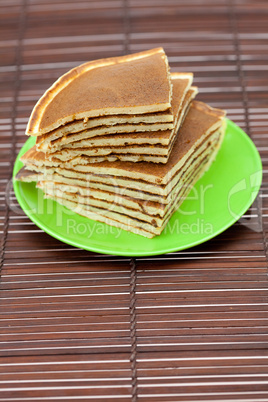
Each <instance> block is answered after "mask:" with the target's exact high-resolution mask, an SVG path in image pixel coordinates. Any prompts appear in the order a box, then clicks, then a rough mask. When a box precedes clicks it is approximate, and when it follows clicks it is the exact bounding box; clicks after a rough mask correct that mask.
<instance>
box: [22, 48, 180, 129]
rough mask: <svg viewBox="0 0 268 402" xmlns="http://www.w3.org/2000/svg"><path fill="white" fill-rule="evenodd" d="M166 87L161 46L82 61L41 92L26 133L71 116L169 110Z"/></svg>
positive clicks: (168, 86)
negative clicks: (124, 54) (82, 62)
mask: <svg viewBox="0 0 268 402" xmlns="http://www.w3.org/2000/svg"><path fill="white" fill-rule="evenodd" d="M171 88H172V87H171V83H170V75H169V66H168V61H167V57H166V55H165V52H164V50H163V49H162V48H156V49H151V50H148V51H144V52H140V53H136V54H132V55H126V56H121V57H113V58H108V59H101V60H94V61H91V62H87V63H85V64H82V65H81V66H79V67H76V68H74V69H72V70H70V71H69V72H67V73H66V74H64V75H63V76H62V77H60V78H59V79H58V80H57V81H56V82H55V83H54V84H53V85H52V86H51V87H50V88H49V89H48V90H47V91H46V92H45V94H44V95H43V96H42V97H41V99H40V100H39V101H38V102H37V104H36V106H35V107H34V109H33V112H32V114H31V117H30V120H29V123H28V126H27V130H26V134H27V135H32V136H40V135H43V134H46V133H49V132H51V131H52V130H55V129H57V128H58V127H60V126H63V125H65V124H68V123H70V122H74V121H75V120H84V121H85V122H86V121H87V119H91V118H95V117H100V116H107V115H109V116H111V115H122V114H124V115H125V114H127V115H128V114H131V115H135V114H142V115H143V114H148V113H158V112H166V113H167V114H168V115H170V108H171V96H172V89H171ZM156 89H157V90H156ZM169 118H170V117H169ZM80 123H81V122H80Z"/></svg>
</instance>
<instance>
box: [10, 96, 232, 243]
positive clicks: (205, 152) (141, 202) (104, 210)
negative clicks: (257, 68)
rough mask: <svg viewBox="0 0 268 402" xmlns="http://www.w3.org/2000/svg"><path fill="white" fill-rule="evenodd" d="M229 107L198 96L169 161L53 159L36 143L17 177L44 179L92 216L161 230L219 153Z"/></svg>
mask: <svg viewBox="0 0 268 402" xmlns="http://www.w3.org/2000/svg"><path fill="white" fill-rule="evenodd" d="M224 116H225V112H224V111H222V110H219V109H214V108H211V107H209V106H208V105H206V104H204V103H202V102H198V101H193V102H192V104H191V106H190V108H189V112H188V113H187V115H186V117H185V119H184V122H183V125H182V127H181V129H180V131H179V135H177V137H176V139H175V141H174V147H173V149H172V151H171V154H170V158H169V160H168V162H167V164H165V165H164V164H162V165H156V164H153V163H146V162H139V163H131V162H122V161H115V162H107V161H105V162H101V163H87V164H85V165H82V164H81V165H75V166H73V165H72V164H68V163H66V162H65V163H62V162H59V161H58V160H57V159H56V158H52V159H51V160H50V159H48V158H47V156H46V154H44V153H43V152H39V151H37V149H36V147H33V148H32V149H30V150H29V151H27V152H26V154H25V155H24V156H22V158H21V160H22V161H23V162H24V164H25V168H26V169H28V171H29V172H30V173H29V174H28V176H27V172H25V170H26V169H25V168H24V169H23V170H22V172H19V173H18V175H17V179H19V180H23V181H30V180H38V184H37V186H38V187H39V188H41V189H42V190H43V191H44V193H45V196H46V197H48V198H52V199H54V200H56V201H58V202H59V203H61V204H63V205H65V206H67V207H68V208H72V209H74V210H75V211H76V212H77V213H79V214H81V215H84V216H87V217H89V218H92V219H95V220H98V221H101V222H106V223H108V224H109V225H113V226H117V227H120V228H123V229H126V230H129V231H132V232H134V233H138V234H141V235H143V236H146V237H153V236H155V235H158V234H160V233H161V231H162V230H163V228H164V227H165V225H166V223H167V222H168V219H169V218H170V216H171V214H172V213H173V212H174V211H175V210H176V209H177V208H178V206H179V205H180V204H181V203H182V202H183V200H184V199H185V197H186V196H187V194H188V193H189V191H190V190H191V187H192V185H193V184H194V183H195V182H196V180H198V178H199V177H200V176H201V175H202V174H203V172H204V171H205V170H206V169H207V168H208V166H209V165H210V164H211V162H212V160H213V159H214V157H215V155H216V153H217V151H218V149H219V147H220V143H221V141H222V138H223V135H224V131H225V120H224Z"/></svg>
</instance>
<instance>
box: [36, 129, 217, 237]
mask: <svg viewBox="0 0 268 402" xmlns="http://www.w3.org/2000/svg"><path fill="white" fill-rule="evenodd" d="M222 136H223V131H220V130H219V135H218V137H217V141H216V143H215V144H214V145H213V146H211V145H210V146H209V147H208V148H209V150H210V152H209V155H208V156H207V157H206V158H205V159H204V161H203V162H202V163H201V164H200V165H199V167H198V168H197V169H194V170H192V171H191V172H188V173H187V177H186V178H185V181H184V183H183V184H182V185H181V186H180V188H179V190H178V192H177V194H176V197H174V198H173V200H172V202H170V203H169V204H168V205H166V207H165V209H164V210H163V209H162V216H160V214H157V215H150V214H146V213H145V212H143V211H140V210H135V209H133V208H130V207H129V206H123V205H120V204H116V203H106V202H103V201H101V200H95V202H94V200H93V198H92V197H91V196H90V197H89V199H88V198H86V197H81V196H77V194H75V195H74V194H72V193H70V192H66V191H62V190H61V189H59V188H56V189H55V188H54V189H53V188H52V189H51V188H49V186H48V187H46V186H45V185H44V183H43V184H41V183H39V187H40V188H42V189H43V190H44V192H45V197H47V198H51V199H54V200H55V201H57V202H59V203H60V204H62V205H64V206H65V207H67V208H69V209H71V210H73V211H75V212H76V213H78V214H80V215H83V216H86V217H88V218H90V219H94V220H97V221H100V222H104V223H106V224H108V225H111V226H116V227H119V228H121V229H124V230H127V231H131V232H133V233H136V234H139V235H143V236H145V237H148V238H152V237H154V236H155V235H159V234H161V232H162V231H163V230H164V228H165V225H166V224H167V222H168V220H169V218H170V217H171V215H172V214H173V213H174V211H175V210H177V209H178V208H179V206H180V205H181V204H182V202H183V201H184V200H185V198H186V197H187V195H188V194H189V192H190V191H191V189H192V187H193V185H194V184H195V182H196V181H197V180H198V179H199V178H200V177H201V176H202V175H203V173H204V172H205V171H206V170H207V169H208V168H209V166H210V164H211V163H212V161H213V159H214V157H215V155H216V153H217V151H218V149H219V145H220V142H221V138H222Z"/></svg>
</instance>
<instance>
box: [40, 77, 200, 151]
mask: <svg viewBox="0 0 268 402" xmlns="http://www.w3.org/2000/svg"><path fill="white" fill-rule="evenodd" d="M171 79H172V83H173V98H172V103H171V104H172V113H173V114H174V123H173V122H154V123H151V124H149V123H145V122H141V123H140V124H137V123H135V124H134V123H129V122H128V121H126V119H125V120H124V122H123V123H119V121H118V123H117V124H115V123H114V124H112V125H109V124H108V121H106V122H105V121H104V122H103V124H100V123H101V120H105V119H106V120H108V119H110V120H111V119H112V118H113V119H114V120H113V121H115V119H116V117H109V116H106V117H105V118H104V117H103V118H102V119H101V118H99V119H100V121H99V124H98V125H96V126H93V127H91V128H87V129H85V127H84V128H83V129H82V130H80V131H79V130H78V129H77V128H75V124H74V123H71V124H69V126H70V125H71V126H72V127H73V130H74V131H69V132H68V133H67V134H65V135H63V134H62V133H61V134H59V129H58V130H54V132H52V133H49V134H45V135H42V136H40V137H38V138H37V141H36V145H37V148H38V149H39V150H42V151H43V152H49V153H54V152H57V151H59V150H61V149H62V148H81V147H92V146H97V147H100V146H103V145H104V144H106V145H111V146H113V145H116V144H115V140H116V139H118V138H119V136H118V134H121V135H120V138H121V144H123V145H127V144H130V143H137V142H135V139H137V141H138V140H139V139H141V138H143V141H142V142H141V143H145V139H146V138H147V139H150V138H151V137H152V138H155V139H157V138H159V140H160V141H161V139H162V138H163V139H164V140H165V139H166V143H167V144H168V142H169V139H170V136H171V135H172V132H173V131H172V129H173V128H175V121H176V118H178V114H179V113H180V112H181V108H182V105H183V101H184V98H185V96H186V94H187V92H188V91H189V88H190V85H191V83H192V80H193V75H192V74H191V73H172V74H171ZM195 93H197V90H195ZM146 116H147V117H148V115H146ZM130 117H132V116H129V118H130ZM135 117H136V118H137V116H135ZM92 120H93V119H89V120H88V121H87V123H86V124H89V123H91V124H92ZM95 120H97V119H95ZM120 120H121V121H122V116H121V119H120ZM105 123H106V124H105ZM78 126H79V127H81V122H80V124H79V125H78ZM65 127H66V126H64V127H63V128H62V129H61V130H63V129H64V128H65ZM67 127H68V125H67ZM129 139H130V142H129ZM117 145H118V144H117ZM77 152H78V151H77ZM77 152H76V154H77Z"/></svg>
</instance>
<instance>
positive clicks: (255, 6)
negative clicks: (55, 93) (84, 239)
mask: <svg viewBox="0 0 268 402" xmlns="http://www.w3.org/2000/svg"><path fill="white" fill-rule="evenodd" d="M0 22H1V30H0V63H1V65H0V82H1V83H0V130H1V131H0V133H1V135H0V155H1V160H0V166H1V168H0V186H1V195H0V197H1V198H0V230H1V238H2V243H1V260H0V261H1V262H0V263H1V292H0V296H1V306H0V328H1V329H0V401H45V402H49V401H50V402H51V401H77V402H79V401H85V400H88V401H122V402H123V401H132V402H135V401H141V402H152V401H159V402H164V401H191V402H195V401H214V402H221V401H229V402H230V401H236V402H238V401H239V402H244V401H246V402H257V401H258V402H264V401H268V348H267V346H268V292H267V257H268V256H267V229H268V63H267V60H268V2H267V1H266V0H203V1H202V0H165V1H164V0H98V1H97V0H91V1H86V0H76V1H73V0H0ZM155 46H163V47H164V48H165V50H166V52H167V54H168V56H169V60H170V63H171V68H172V70H173V71H175V70H176V71H193V72H194V74H195V83H196V84H197V85H198V86H199V88H200V95H199V99H200V100H201V99H202V100H204V101H206V102H208V103H210V104H211V105H212V106H216V107H221V108H225V109H226V110H227V111H228V116H229V118H231V119H232V120H233V121H235V122H236V123H237V124H238V125H240V126H241V127H242V128H243V129H244V130H246V131H247V133H248V134H249V135H250V137H251V138H252V140H253V141H254V143H255V144H256V146H257V148H258V150H259V152H260V154H261V156H262V161H263V166H264V178H263V185H262V189H261V192H260V194H259V196H258V198H257V201H256V202H255V203H254V204H253V206H252V207H251V208H250V210H249V211H248V212H247V213H246V214H245V216H244V217H243V218H242V219H241V220H240V221H239V222H238V223H236V224H235V225H234V226H233V227H231V228H230V229H228V230H227V231H225V232H224V233H223V234H221V235H220V236H218V237H216V238H215V239H213V240H211V241H209V242H207V243H205V244H203V245H201V246H199V247H195V248H193V249H189V250H186V251H182V252H177V253H173V254H169V255H162V256H157V257H150V258H146V257H144V258H133V259H130V258H123V257H116V256H112V255H100V254H95V253H91V252H87V251H84V250H80V249H75V248H72V247H70V246H68V245H65V244H63V243H61V242H59V241H57V240H55V239H53V238H52V237H50V236H49V235H47V234H46V233H44V232H42V231H41V230H40V229H39V228H37V227H36V226H35V224H33V223H32V222H31V221H30V220H29V219H28V218H27V217H26V216H25V214H24V213H23V212H22V211H21V210H20V208H19V206H18V205H17V203H16V200H15V197H14V193H13V192H12V188H11V187H10V185H9V184H10V178H11V174H12V167H13V163H14V160H15V157H16V155H17V153H18V151H19V150H20V148H21V146H22V145H23V143H24V142H25V136H24V130H25V126H26V123H27V119H28V117H29V115H30V112H31V109H32V107H33V106H34V104H35V102H36V101H37V99H38V98H39V97H40V96H41V94H42V93H43V92H44V91H45V90H46V89H47V88H48V87H49V86H50V85H51V84H52V83H53V82H54V80H55V79H56V78H58V76H59V75H61V74H62V73H64V72H66V71H67V70H69V69H70V68H72V67H74V66H76V65H78V64H80V63H82V62H85V61H88V60H92V59H96V58H101V57H108V56H117V55H122V54H124V53H130V52H136V51H140V50H143V49H148V48H151V47H155ZM238 152H239V150H238ZM7 195H8V196H7ZM7 200H9V202H7Z"/></svg>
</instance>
